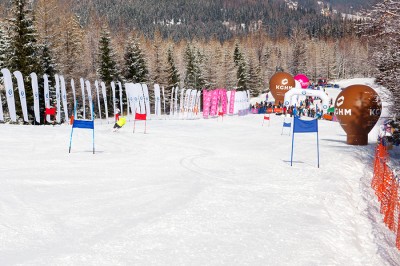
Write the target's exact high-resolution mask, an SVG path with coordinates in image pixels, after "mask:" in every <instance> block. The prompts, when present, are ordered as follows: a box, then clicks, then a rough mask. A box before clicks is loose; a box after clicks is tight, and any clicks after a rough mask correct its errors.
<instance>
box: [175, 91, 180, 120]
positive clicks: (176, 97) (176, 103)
mask: <svg viewBox="0 0 400 266" xmlns="http://www.w3.org/2000/svg"><path fill="white" fill-rule="evenodd" d="M178 94H179V88H178V87H176V88H175V104H174V115H175V114H177V113H178Z"/></svg>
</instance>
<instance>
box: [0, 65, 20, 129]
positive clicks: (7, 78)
mask: <svg viewBox="0 0 400 266" xmlns="http://www.w3.org/2000/svg"><path fill="white" fill-rule="evenodd" d="M1 73H3V78H4V87H5V89H6V95H7V106H8V112H9V113H10V118H11V121H13V122H17V114H16V113H15V99H14V89H13V84H12V78H11V72H10V70H8V69H7V68H3V69H2V70H1Z"/></svg>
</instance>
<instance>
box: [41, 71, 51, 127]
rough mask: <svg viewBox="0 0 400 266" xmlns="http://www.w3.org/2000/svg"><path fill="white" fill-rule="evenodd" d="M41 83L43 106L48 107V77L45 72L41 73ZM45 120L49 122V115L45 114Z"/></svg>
mask: <svg viewBox="0 0 400 266" xmlns="http://www.w3.org/2000/svg"><path fill="white" fill-rule="evenodd" d="M43 85H44V106H45V108H50V92H49V78H48V76H47V74H44V75H43ZM46 121H47V122H48V123H50V122H51V120H50V115H46Z"/></svg>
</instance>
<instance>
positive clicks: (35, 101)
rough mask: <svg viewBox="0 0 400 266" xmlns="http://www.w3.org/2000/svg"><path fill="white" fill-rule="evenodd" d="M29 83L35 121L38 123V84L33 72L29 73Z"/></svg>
mask: <svg viewBox="0 0 400 266" xmlns="http://www.w3.org/2000/svg"><path fill="white" fill-rule="evenodd" d="M31 84H32V92H33V109H34V112H35V119H36V122H38V123H40V110H39V84H38V79H37V75H36V73H35V72H32V73H31Z"/></svg>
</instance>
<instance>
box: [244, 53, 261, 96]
mask: <svg viewBox="0 0 400 266" xmlns="http://www.w3.org/2000/svg"><path fill="white" fill-rule="evenodd" d="M248 68H249V72H248V82H247V86H248V89H249V91H250V95H251V96H252V97H256V96H258V95H259V94H260V93H261V90H262V79H261V77H260V76H261V67H260V65H258V63H257V62H256V60H255V59H254V57H250V58H249V66H248Z"/></svg>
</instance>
